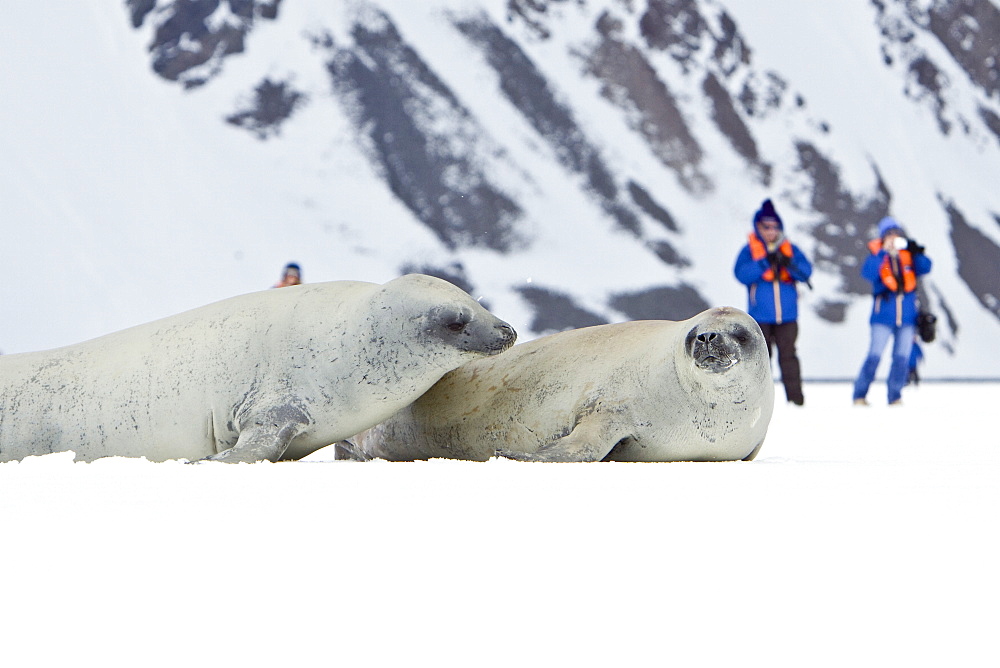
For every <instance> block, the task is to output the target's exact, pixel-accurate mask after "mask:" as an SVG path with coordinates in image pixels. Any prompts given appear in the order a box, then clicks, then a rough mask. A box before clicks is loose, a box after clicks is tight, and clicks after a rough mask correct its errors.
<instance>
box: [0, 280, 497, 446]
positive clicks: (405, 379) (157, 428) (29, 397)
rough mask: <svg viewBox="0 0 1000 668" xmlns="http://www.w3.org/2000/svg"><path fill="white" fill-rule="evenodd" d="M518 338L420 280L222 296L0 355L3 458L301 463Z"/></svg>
mask: <svg viewBox="0 0 1000 668" xmlns="http://www.w3.org/2000/svg"><path fill="white" fill-rule="evenodd" d="M515 338H516V334H515V332H514V330H513V329H512V328H511V327H510V325H508V324H507V323H505V322H503V321H502V320H500V319H498V318H496V317H495V316H493V315H492V314H490V313H489V312H488V311H486V309H484V308H483V307H482V306H480V305H479V304H478V303H477V302H476V301H475V300H473V299H472V298H471V297H469V296H468V295H467V294H466V293H465V292H463V291H462V290H460V289H459V288H457V287H455V286H454V285H451V284H450V283H447V282H445V281H442V280H440V279H437V278H433V277H430V276H423V275H419V274H412V275H407V276H402V277H400V278H397V279H395V280H393V281H390V282H388V283H386V284H385V285H377V284H374V283H363V282H357V281H337V282H332V283H315V284H311V285H303V286H298V287H290V288H282V289H280V290H269V291H265V292H257V293H252V294H248V295H243V296H240V297H233V298H231V299H227V300H225V301H221V302H218V303H216V304H210V305H208V306H204V307H201V308H198V309H194V310H192V311H188V312H186V313H181V314H179V315H175V316H172V317H168V318H165V319H163V320H158V321H155V322H152V323H148V324H145V325H140V326H138V327H133V328H131V329H126V330H123V331H120V332H116V333H113V334H109V335H107V336H103V337H101V338H98V339H94V340H92V341H87V342H85V343H80V344H77V345H72V346H67V347H65V348H58V349H55V350H50V351H44V352H37V353H24V354H19V355H5V356H3V357H0V461H9V460H13V459H20V458H22V457H25V456H27V455H41V454H46V453H50V452H62V451H67V450H72V451H74V452H75V453H76V458H77V459H78V460H93V459H97V458H99V457H108V456H115V455H118V456H126V457H146V458H148V459H150V460H154V461H163V460H167V459H198V458H204V457H208V458H209V459H215V460H221V461H226V462H249V461H259V460H271V461H275V460H278V459H282V458H283V459H298V458H300V457H303V456H305V455H307V454H309V453H311V452H313V451H314V450H316V449H318V448H321V447H323V446H326V445H328V444H329V443H332V442H334V441H337V440H339V439H342V438H345V437H347V436H350V435H351V434H355V433H357V432H358V431H361V430H363V429H366V428H368V427H370V426H372V425H374V424H377V423H378V422H380V421H381V420H384V419H386V418H387V417H389V416H390V415H392V414H393V413H394V412H396V411H398V410H399V409H400V408H402V407H404V406H406V405H407V404H409V403H410V402H412V401H413V400H414V399H416V398H417V397H418V396H420V395H421V394H422V393H423V392H425V391H426V390H427V389H428V388H429V387H431V385H433V384H434V382H435V381H437V380H438V379H439V378H441V376H442V375H443V374H445V373H446V372H448V371H450V370H451V369H454V368H456V367H458V366H459V365H461V364H463V363H464V362H468V361H471V360H474V359H477V358H480V357H483V356H486V355H492V354H496V353H499V352H502V351H504V350H506V349H508V348H509V347H510V346H511V345H513V343H514V340H515Z"/></svg>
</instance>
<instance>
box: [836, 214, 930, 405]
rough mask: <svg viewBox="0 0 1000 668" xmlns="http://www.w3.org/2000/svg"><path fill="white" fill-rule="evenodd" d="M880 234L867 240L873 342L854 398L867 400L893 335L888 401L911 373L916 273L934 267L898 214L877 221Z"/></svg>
mask: <svg viewBox="0 0 1000 668" xmlns="http://www.w3.org/2000/svg"><path fill="white" fill-rule="evenodd" d="M878 236H879V238H878V239H874V240H872V241H870V242H869V243H868V249H869V250H870V251H871V254H870V255H869V256H868V259H866V260H865V263H864V265H863V266H862V267H861V276H862V278H864V279H866V280H868V281H871V284H872V297H873V299H872V314H871V318H869V322H870V323H871V329H872V331H871V344H870V345H869V346H868V356H867V357H866V358H865V361H864V364H863V365H862V366H861V372H860V373H859V374H858V378H857V380H855V381H854V403H855V404H857V405H860V406H867V405H868V399H867V396H868V388H869V387H870V386H871V384H872V381H873V380H874V379H875V370H876V369H878V364H879V361H880V360H881V359H882V352H883V351H884V350H885V346H886V344H887V343H888V342H889V339H893V345H892V364H891V366H890V367H889V377H888V379H887V381H886V385H887V386H888V392H889V405H890V406H896V405H899V404H900V403H902V398H901V395H902V390H903V386H904V385H906V381H907V379H908V378H909V376H910V354H911V353H912V351H913V341H914V333H915V331H916V323H917V277H918V276H923V275H924V274H927V273H928V272H930V270H931V260H930V258H929V257H927V256H926V255H925V254H924V247H923V246H921V245H920V244H918V243H917V242H916V241H913V240H912V239H907V238H906V235H905V233H904V232H903V228H902V227H901V226H900V224H899V223H898V222H896V220H895V219H894V218H890V217H886V218H883V219H882V220H881V221H879V224H878Z"/></svg>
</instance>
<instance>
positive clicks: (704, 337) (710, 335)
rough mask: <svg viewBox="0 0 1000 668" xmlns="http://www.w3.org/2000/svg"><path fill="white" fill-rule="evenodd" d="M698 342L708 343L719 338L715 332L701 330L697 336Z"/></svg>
mask: <svg viewBox="0 0 1000 668" xmlns="http://www.w3.org/2000/svg"><path fill="white" fill-rule="evenodd" d="M696 338H697V339H698V342H699V343H704V344H709V343H712V342H713V341H715V340H716V339H717V338H719V334H718V333H717V332H702V333H701V334H699V335H698V336H697V337H696Z"/></svg>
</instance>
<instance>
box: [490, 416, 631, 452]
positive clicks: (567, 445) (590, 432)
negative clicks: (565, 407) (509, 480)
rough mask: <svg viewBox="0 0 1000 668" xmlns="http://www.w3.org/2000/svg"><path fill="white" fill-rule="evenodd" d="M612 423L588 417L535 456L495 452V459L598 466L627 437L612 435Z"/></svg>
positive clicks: (542, 448) (541, 448)
mask: <svg viewBox="0 0 1000 668" xmlns="http://www.w3.org/2000/svg"><path fill="white" fill-rule="evenodd" d="M614 426H615V425H614V422H613V421H612V420H609V419H602V418H599V417H596V416H594V415H590V416H588V417H586V418H584V419H582V420H580V422H578V423H577V425H576V426H575V427H573V431H571V432H570V433H568V434H567V435H565V436H563V437H562V438H560V439H557V440H555V441H553V442H551V443H548V444H546V445H543V446H542V447H540V448H539V449H538V450H536V451H535V452H516V451H513V450H504V449H498V450H497V455H498V456H500V457H506V458H507V459H517V460H520V461H523V462H599V461H601V460H602V459H604V457H605V456H606V455H607V454H608V453H609V452H611V449H612V448H613V447H614V446H615V444H616V443H618V442H619V441H621V440H622V439H623V438H626V435H624V434H622V435H613V434H612V433H611V429H612V428H614Z"/></svg>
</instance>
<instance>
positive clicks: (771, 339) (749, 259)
mask: <svg viewBox="0 0 1000 668" xmlns="http://www.w3.org/2000/svg"><path fill="white" fill-rule="evenodd" d="M733 273H734V274H735V275H736V279H737V280H738V281H739V282H740V283H743V284H744V285H746V286H747V300H748V302H749V306H748V308H747V312H748V313H749V314H750V317H752V318H753V319H754V320H756V321H757V324H758V325H760V329H761V331H762V332H763V333H764V340H765V341H767V350H768V354H772V356H773V353H772V350H773V347H774V346H776V347H777V348H778V366H779V367H780V368H781V382H782V383H783V384H784V386H785V396H786V398H787V399H788V401H790V402H791V403H793V404H795V405H796V406H801V405H802V404H803V403H805V398H804V397H803V396H802V374H801V370H800V365H799V358H798V355H797V354H796V352H795V341H796V339H797V338H798V336H799V323H798V317H799V291H798V285H797V283H800V282H805V283H806V284H807V285H808V283H809V277H810V276H811V275H812V264H811V263H810V262H809V260H808V259H807V258H806V256H805V254H804V253H803V252H802V251H801V250H800V249H799V248H798V246H795V245H794V244H792V243H791V242H790V241H789V240H788V239H787V238H786V237H785V233H784V225H783V224H782V222H781V217H780V216H778V212H777V211H776V210H775V208H774V204H773V203H772V202H771V200H769V199H767V200H764V203H763V204H762V205H761V207H760V209H758V210H757V212H756V213H755V214H754V217H753V232H751V233H750V239H749V241H748V243H747V245H745V246H744V247H743V249H742V250H741V251H740V253H739V255H738V256H737V257H736V266H735V267H734V268H733Z"/></svg>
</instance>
